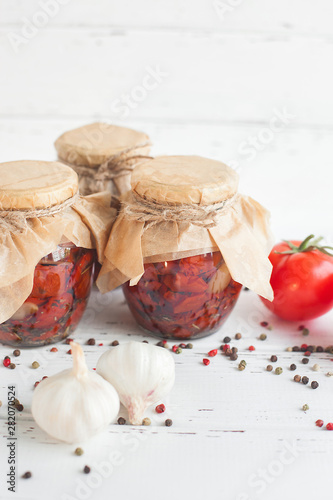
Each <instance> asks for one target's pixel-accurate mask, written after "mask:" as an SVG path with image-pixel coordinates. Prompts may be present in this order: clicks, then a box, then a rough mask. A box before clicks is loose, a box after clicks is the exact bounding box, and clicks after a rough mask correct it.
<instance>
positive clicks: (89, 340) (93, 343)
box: [87, 339, 96, 345]
mask: <svg viewBox="0 0 333 500" xmlns="http://www.w3.org/2000/svg"><path fill="white" fill-rule="evenodd" d="M95 344H96V340H95V339H88V340H87V345H95Z"/></svg>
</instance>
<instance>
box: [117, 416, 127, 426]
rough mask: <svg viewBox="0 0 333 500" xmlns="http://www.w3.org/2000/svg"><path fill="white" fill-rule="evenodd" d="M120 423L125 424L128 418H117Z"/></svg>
mask: <svg viewBox="0 0 333 500" xmlns="http://www.w3.org/2000/svg"><path fill="white" fill-rule="evenodd" d="M117 422H118V424H119V425H125V424H126V420H125V419H124V417H119V418H118V420H117Z"/></svg>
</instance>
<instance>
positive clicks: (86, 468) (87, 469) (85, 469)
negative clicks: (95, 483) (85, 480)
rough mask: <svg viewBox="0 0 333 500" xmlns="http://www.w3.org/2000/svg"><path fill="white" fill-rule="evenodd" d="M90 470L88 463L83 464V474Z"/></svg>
mask: <svg viewBox="0 0 333 500" xmlns="http://www.w3.org/2000/svg"><path fill="white" fill-rule="evenodd" d="M90 471H91V469H90V467H89V466H88V465H85V466H84V469H83V472H84V473H85V474H89V473H90Z"/></svg>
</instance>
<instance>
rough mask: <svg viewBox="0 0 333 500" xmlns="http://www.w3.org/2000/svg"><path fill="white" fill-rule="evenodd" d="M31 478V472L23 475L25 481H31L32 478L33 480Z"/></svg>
mask: <svg viewBox="0 0 333 500" xmlns="http://www.w3.org/2000/svg"><path fill="white" fill-rule="evenodd" d="M31 476H32V474H31V472H29V471H28V472H25V473H24V474H23V476H22V478H23V479H30V478H31Z"/></svg>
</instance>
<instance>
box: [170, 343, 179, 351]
mask: <svg viewBox="0 0 333 500" xmlns="http://www.w3.org/2000/svg"><path fill="white" fill-rule="evenodd" d="M177 349H178V345H176V344H175V345H173V346H172V349H171V350H172V352H176V351H177Z"/></svg>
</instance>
